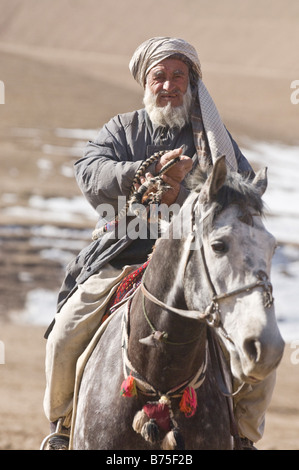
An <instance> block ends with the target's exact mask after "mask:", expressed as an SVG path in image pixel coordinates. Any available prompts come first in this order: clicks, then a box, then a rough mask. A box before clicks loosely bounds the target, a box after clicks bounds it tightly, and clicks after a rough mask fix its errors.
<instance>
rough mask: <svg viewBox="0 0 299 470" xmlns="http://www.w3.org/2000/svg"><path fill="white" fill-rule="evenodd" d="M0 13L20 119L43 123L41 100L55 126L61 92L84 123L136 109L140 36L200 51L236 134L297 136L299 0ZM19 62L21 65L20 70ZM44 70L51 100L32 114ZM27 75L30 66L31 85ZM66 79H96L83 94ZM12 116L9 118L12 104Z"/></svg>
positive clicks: (69, 5)
mask: <svg viewBox="0 0 299 470" xmlns="http://www.w3.org/2000/svg"><path fill="white" fill-rule="evenodd" d="M0 7H1V16H0V52H1V51H2V53H1V56H0V59H1V62H0V64H1V66H0V67H1V68H0V79H1V80H3V81H5V85H6V101H7V104H9V102H10V90H11V89H12V90H13V93H12V94H13V95H14V96H12V97H11V101H14V100H15V99H16V97H15V93H16V90H15V88H16V87H17V95H18V98H19V100H20V101H19V103H18V104H21V107H23V111H24V108H25V110H26V112H25V116H24V120H25V117H28V119H29V121H30V116H31V119H32V118H34V119H36V121H37V123H38V122H39V123H40V124H41V125H42V124H43V123H45V124H46V123H47V122H46V121H47V120H46V119H45V117H44V116H42V114H43V112H44V111H43V108H44V106H45V104H46V105H49V106H50V111H51V113H50V114H51V116H52V120H53V114H52V109H51V108H52V106H53V103H55V100H57V99H58V98H57V96H58V97H59V99H60V100H61V101H63V100H64V99H66V98H65V96H63V97H61V95H62V94H63V95H65V94H66V95H68V96H70V94H72V95H73V97H74V98H75V100H76V101H77V99H78V100H79V106H80V115H77V120H76V122H77V123H78V124H79V125H80V127H88V126H90V125H93V126H95V125H97V124H101V123H102V121H104V120H106V119H107V118H108V117H110V116H111V115H112V114H114V113H116V112H123V111H127V110H130V109H134V108H135V107H136V106H140V102H141V90H140V89H139V87H138V85H137V84H135V83H134V80H133V79H132V78H131V76H130V74H129V71H128V62H129V60H130V57H131V55H132V53H133V51H134V50H135V48H136V47H137V45H139V44H140V43H141V42H143V41H144V40H145V39H147V38H149V37H152V36H158V35H163V36H164V35H170V36H177V37H183V38H184V39H186V40H187V41H189V42H191V43H192V44H193V45H194V46H195V47H196V48H197V50H198V52H199V56H200V59H201V62H202V68H203V74H204V81H205V83H206V85H207V87H208V89H209V90H210V92H211V94H212V96H213V97H214V99H215V101H216V103H217V106H218V107H219V110H220V112H221V114H222V116H223V118H224V120H225V122H226V124H227V125H228V127H229V128H230V130H231V131H232V132H233V133H234V134H236V133H237V134H238V135H239V136H244V135H246V136H247V135H249V136H251V137H253V138H257V139H267V140H269V139H270V140H282V141H286V142H288V143H297V142H298V140H299V139H298V115H299V106H297V107H296V106H294V105H292V104H291V102H290V95H291V89H290V84H291V82H292V81H293V80H295V79H299V62H298V44H299V28H298V24H299V2H298V1H297V0H242V1H241V2H240V1H239V0H226V1H225V2H223V1H221V0H185V1H184V2H182V1H181V0H180V1H179V0H162V1H159V2H155V1H149V0H143V1H142V2H140V1H137V0H127V1H126V2H121V1H115V0H114V1H113V0H112V1H107V0H84V1H83V0H26V1H24V0H1V2H0ZM4 52H5V53H6V56H5V57H4V59H3V53H4ZM16 56H17V57H18V58H20V60H21V62H22V63H20V64H19V67H18V66H17V65H16V64H15V63H14V60H15V59H14V58H13V57H16ZM5 59H6V60H5ZM8 59H9V61H10V63H8V62H7V60H8ZM32 61H33V62H32ZM37 62H38V65H37ZM41 64H43V65H41ZM45 64H46V65H47V66H49V65H51V66H52V68H50V69H49V68H48V69H46V68H45V66H46V65H45ZM35 66H36V69H35ZM41 67H43V71H44V72H45V74H46V75H47V77H48V81H49V80H50V84H49V83H47V84H46V83H45V89H44V91H45V94H44V95H43V94H42V93H41V96H43V100H44V101H45V100H46V101H47V99H48V102H46V103H45V102H43V103H41V105H40V107H38V109H37V107H36V106H33V108H34V109H32V112H31V110H30V101H29V99H27V100H26V99H25V100H24V96H22V95H24V94H26V95H27V97H28V94H29V93H32V94H34V93H35V86H36V87H37V88H39V87H40V85H41V81H43V82H45V79H44V77H43V76H42V70H41ZM57 67H58V69H57ZM29 69H31V70H33V72H35V70H36V79H35V78H34V73H33V74H32V76H30V72H29ZM66 69H67V71H66ZM69 73H70V74H74V73H75V74H76V77H78V74H79V76H81V77H83V76H84V77H88V79H89V80H90V81H92V82H93V83H89V82H88V81H86V88H88V87H89V90H86V93H85V92H82V88H84V82H82V84H81V88H80V87H79V88H80V89H79V90H78V88H77V87H76V82H77V78H76V77H74V82H75V83H72V80H71V79H70V76H69V75H68V74H69ZM28 75H29V77H28ZM59 75H60V78H61V77H62V79H61V80H59V78H58V76H59ZM63 75H65V79H63ZM27 79H29V80H30V83H31V88H32V89H31V90H29V86H28V84H27V83H26V80H27ZM54 85H55V87H56V92H55V90H53V88H54ZM25 86H26V88H25ZM73 86H74V87H73ZM49 87H50V88H52V89H51V90H49ZM97 92H98V93H99V94H100V98H101V99H99V98H98V97H97V96H96V95H97ZM55 93H56V95H55ZM114 94H115V96H114ZM35 98H36V97H35ZM33 101H34V100H32V101H31V103H32V102H33ZM18 104H17V105H18ZM22 105H23V106H22ZM67 106H68V109H71V105H70V104H69V103H67ZM93 106H95V107H97V113H98V114H97V116H98V120H97V123H95V122H94V114H93V112H94V111H91V114H92V115H93V117H92V119H88V117H86V115H89V114H90V113H88V107H89V109H90V108H91V107H93ZM81 107H82V108H81ZM81 109H83V111H82V112H81ZM11 110H12V112H13V113H14V106H12V108H11ZM28 111H30V112H28ZM1 112H3V110H2V109H1ZM32 113H33V114H34V116H33V115H32ZM14 114H15V113H14ZM69 114H70V115H73V112H72V111H70V113H69ZM76 114H77V113H76ZM51 116H49V117H48V118H49V120H50V121H49V124H50V125H52V124H53V122H52V121H51ZM79 116H80V117H79ZM55 118H56V120H57V121H60V120H64V122H65V124H64V125H65V126H66V127H67V126H68V122H67V120H68V119H67V118H68V116H67V115H66V111H65V107H64V111H63V109H62V108H59V107H58V109H57V113H56V114H55ZM80 118H81V119H80ZM78 121H79V122H78ZM90 121H93V122H94V124H91V123H90ZM24 122H25V121H24ZM78 124H77V125H78ZM23 125H25V124H23ZM69 125H70V126H71V125H72V123H71V122H70V123H69Z"/></svg>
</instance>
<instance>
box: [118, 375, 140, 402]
mask: <svg viewBox="0 0 299 470" xmlns="http://www.w3.org/2000/svg"><path fill="white" fill-rule="evenodd" d="M120 394H121V395H122V396H123V397H136V396H137V388H136V381H135V379H134V377H133V376H132V375H129V377H127V378H126V379H125V380H124V381H123V383H122V384H121V389H120Z"/></svg>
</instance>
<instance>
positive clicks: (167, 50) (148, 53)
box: [129, 37, 201, 87]
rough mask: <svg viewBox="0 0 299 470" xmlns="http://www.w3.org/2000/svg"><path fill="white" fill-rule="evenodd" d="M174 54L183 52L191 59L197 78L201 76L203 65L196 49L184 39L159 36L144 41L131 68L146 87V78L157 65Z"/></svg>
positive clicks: (135, 54) (130, 65)
mask: <svg viewBox="0 0 299 470" xmlns="http://www.w3.org/2000/svg"><path fill="white" fill-rule="evenodd" d="M174 54H181V55H183V56H185V57H187V59H188V60H189V63H190V65H191V67H192V70H193V72H194V73H195V74H196V76H197V78H201V67H200V62H199V58H198V55H197V52H196V50H195V49H194V47H193V46H191V44H188V42H186V41H184V40H183V39H177V38H168V37H157V38H152V39H149V40H148V41H145V42H143V43H142V44H141V45H140V46H139V47H138V48H137V49H136V51H135V52H134V54H133V57H132V59H131V61H130V64H129V69H130V71H131V74H132V75H133V77H134V78H135V80H136V81H137V82H138V83H139V84H140V85H141V86H143V87H144V85H145V79H146V76H147V74H148V72H149V71H150V69H152V68H153V67H154V66H155V65H157V64H159V63H160V62H161V61H162V60H164V59H167V57H170V56H173V55H174Z"/></svg>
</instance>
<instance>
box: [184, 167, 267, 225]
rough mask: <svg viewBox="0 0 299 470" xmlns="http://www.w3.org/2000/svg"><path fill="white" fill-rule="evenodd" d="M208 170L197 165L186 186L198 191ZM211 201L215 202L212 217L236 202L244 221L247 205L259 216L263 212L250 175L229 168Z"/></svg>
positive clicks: (204, 180) (208, 172)
mask: <svg viewBox="0 0 299 470" xmlns="http://www.w3.org/2000/svg"><path fill="white" fill-rule="evenodd" d="M210 172H211V169H209V168H204V167H201V166H200V165H199V166H198V167H197V168H196V169H195V170H194V172H192V174H191V175H190V177H189V179H188V182H187V184H188V188H189V189H190V190H191V191H193V192H197V193H200V192H201V190H202V189H203V186H204V184H205V182H206V181H207V178H208V177H209V174H210ZM212 202H213V203H214V204H215V210H214V211H213V212H214V217H213V219H214V218H215V216H216V215H218V214H220V212H222V211H223V210H225V209H226V208H227V207H228V206H230V205H231V204H237V205H238V206H239V207H240V211H241V212H242V214H243V217H244V222H246V216H248V214H249V207H251V208H253V209H254V211H255V212H256V213H258V214H259V215H261V216H262V215H263V212H264V203H263V201H262V198H261V195H260V193H259V192H258V190H257V188H256V187H255V186H254V185H253V184H252V175H248V174H246V175H242V174H240V173H237V172H235V171H230V170H229V169H228V170H227V176H226V181H225V183H224V185H223V186H222V187H221V188H220V190H219V191H218V193H217V195H216V197H215V199H214V200H213V201H212Z"/></svg>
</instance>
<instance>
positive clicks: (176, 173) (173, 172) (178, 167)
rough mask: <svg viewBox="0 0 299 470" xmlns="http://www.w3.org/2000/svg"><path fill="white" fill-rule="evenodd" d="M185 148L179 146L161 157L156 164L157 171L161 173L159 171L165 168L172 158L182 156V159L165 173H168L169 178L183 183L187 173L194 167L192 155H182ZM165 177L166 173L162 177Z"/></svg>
mask: <svg viewBox="0 0 299 470" xmlns="http://www.w3.org/2000/svg"><path fill="white" fill-rule="evenodd" d="M182 153H183V149H182V148H178V149H175V150H171V151H169V152H167V153H165V154H164V155H162V157H161V158H160V160H159V161H158V162H157V164H156V173H159V171H160V170H161V169H162V168H163V166H164V165H166V164H167V163H169V162H170V161H171V160H173V159H174V158H177V157H180V160H179V161H178V162H177V163H176V164H175V165H173V167H171V168H170V169H169V170H168V171H167V173H165V175H167V176H168V177H169V178H171V179H172V180H174V181H176V182H177V183H181V182H182V181H183V180H184V178H185V177H186V175H187V174H188V173H189V172H190V171H191V169H192V164H193V162H192V159H191V158H190V157H187V155H182ZM163 178H164V175H163V176H162V179H163Z"/></svg>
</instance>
